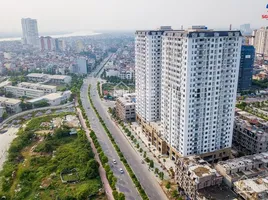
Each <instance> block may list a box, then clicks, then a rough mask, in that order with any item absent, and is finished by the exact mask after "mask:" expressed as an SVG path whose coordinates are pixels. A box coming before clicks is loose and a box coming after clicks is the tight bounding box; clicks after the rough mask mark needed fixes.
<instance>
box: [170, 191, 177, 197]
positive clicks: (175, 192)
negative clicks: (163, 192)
mask: <svg viewBox="0 0 268 200" xmlns="http://www.w3.org/2000/svg"><path fill="white" fill-rule="evenodd" d="M171 196H172V197H173V198H177V197H179V193H178V190H172V192H171Z"/></svg>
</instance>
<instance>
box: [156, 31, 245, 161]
mask: <svg viewBox="0 0 268 200" xmlns="http://www.w3.org/2000/svg"><path fill="white" fill-rule="evenodd" d="M241 42H242V38H241V33H240V32H239V31H212V30H202V29H199V30H188V31H167V32H165V33H164V34H163V43H162V46H163V50H162V84H161V122H162V127H163V137H164V139H165V140H166V142H167V143H168V144H169V145H170V146H171V147H173V148H174V149H176V151H178V152H179V154H180V155H182V156H187V155H191V154H207V153H211V152H215V151H218V150H222V149H227V148H230V147H231V144H232V131H233V119H234V108H235V101H236V90H237V79H238V72H239V62H240V50H241ZM222 153H223V154H225V153H226V156H227V154H228V151H226V152H225V151H223V152H222ZM207 156H208V159H209V156H210V155H209V154H208V155H207ZM222 156H224V155H222ZM215 157H217V156H215ZM215 157H213V158H215Z"/></svg>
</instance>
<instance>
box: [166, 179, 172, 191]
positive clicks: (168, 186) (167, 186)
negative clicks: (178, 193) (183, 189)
mask: <svg viewBox="0 0 268 200" xmlns="http://www.w3.org/2000/svg"><path fill="white" fill-rule="evenodd" d="M166 188H167V189H168V190H169V189H170V188H171V185H170V182H169V181H168V182H167V184H166Z"/></svg>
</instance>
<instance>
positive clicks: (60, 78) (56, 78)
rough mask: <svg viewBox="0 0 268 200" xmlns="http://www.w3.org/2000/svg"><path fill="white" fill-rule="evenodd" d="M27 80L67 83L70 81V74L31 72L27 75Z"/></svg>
mask: <svg viewBox="0 0 268 200" xmlns="http://www.w3.org/2000/svg"><path fill="white" fill-rule="evenodd" d="M27 78H28V80H29V81H33V82H45V81H46V82H48V81H50V82H51V83H55V84H69V83H71V81H72V77H71V76H65V75H49V74H39V73H31V74H28V75H27Z"/></svg>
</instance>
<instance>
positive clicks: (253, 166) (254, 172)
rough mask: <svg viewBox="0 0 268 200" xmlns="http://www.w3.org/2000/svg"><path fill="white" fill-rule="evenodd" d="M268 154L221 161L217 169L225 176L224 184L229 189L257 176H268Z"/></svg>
mask: <svg viewBox="0 0 268 200" xmlns="http://www.w3.org/2000/svg"><path fill="white" fill-rule="evenodd" d="M267 167H268V153H267V152H265V153H261V154H254V155H251V156H243V157H240V158H235V159H230V160H227V161H220V162H218V163H217V165H216V166H215V169H216V170H217V171H218V172H219V173H220V174H221V175H222V176H223V182H225V183H226V184H227V185H228V186H229V187H232V186H233V183H234V182H236V181H239V180H241V179H244V178H247V179H249V178H255V177H257V176H267V175H268V171H267Z"/></svg>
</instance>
